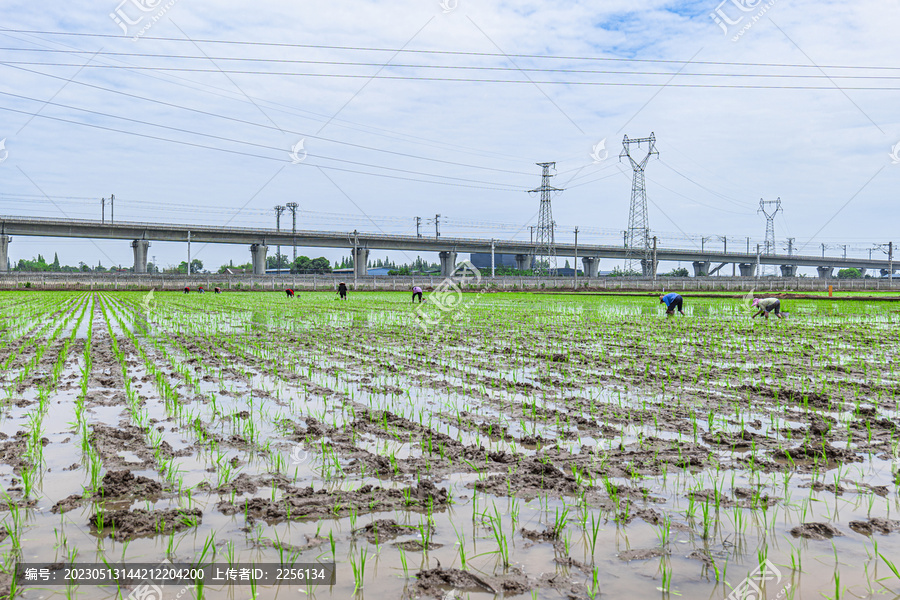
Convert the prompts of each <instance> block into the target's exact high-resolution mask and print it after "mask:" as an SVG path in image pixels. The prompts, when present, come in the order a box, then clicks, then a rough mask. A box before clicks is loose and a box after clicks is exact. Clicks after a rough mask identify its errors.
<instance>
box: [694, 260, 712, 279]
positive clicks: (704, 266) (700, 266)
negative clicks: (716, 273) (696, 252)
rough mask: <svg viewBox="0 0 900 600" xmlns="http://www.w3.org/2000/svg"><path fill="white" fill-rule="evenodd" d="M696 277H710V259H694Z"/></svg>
mask: <svg viewBox="0 0 900 600" xmlns="http://www.w3.org/2000/svg"><path fill="white" fill-rule="evenodd" d="M694 277H709V261H708V260H695V261H694Z"/></svg>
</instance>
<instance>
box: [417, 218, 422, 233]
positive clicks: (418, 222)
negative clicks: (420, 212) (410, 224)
mask: <svg viewBox="0 0 900 600" xmlns="http://www.w3.org/2000/svg"><path fill="white" fill-rule="evenodd" d="M421 226H422V217H416V237H422V234H421V233H419V228H420V227H421Z"/></svg>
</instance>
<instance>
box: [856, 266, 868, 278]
mask: <svg viewBox="0 0 900 600" xmlns="http://www.w3.org/2000/svg"><path fill="white" fill-rule="evenodd" d="M856 270H857V271H859V274H860V276H861V277H865V276H866V268H865V267H856Z"/></svg>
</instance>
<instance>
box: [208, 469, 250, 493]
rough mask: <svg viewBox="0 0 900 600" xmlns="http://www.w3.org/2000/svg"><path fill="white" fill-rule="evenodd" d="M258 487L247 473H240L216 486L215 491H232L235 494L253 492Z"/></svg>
mask: <svg viewBox="0 0 900 600" xmlns="http://www.w3.org/2000/svg"><path fill="white" fill-rule="evenodd" d="M258 489H259V486H258V485H256V483H255V482H254V481H253V479H252V478H251V477H250V476H249V475H247V474H246V473H241V474H240V475H238V476H237V477H235V478H234V481H230V482H228V483H225V484H222V485H220V486H219V487H217V488H216V492H218V493H219V494H231V493H232V492H233V493H235V494H253V493H255V492H256V490H258Z"/></svg>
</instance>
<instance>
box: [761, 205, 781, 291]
mask: <svg viewBox="0 0 900 600" xmlns="http://www.w3.org/2000/svg"><path fill="white" fill-rule="evenodd" d="M767 206H774V209H771V211H772V212H771V213H770V212H769V209H767V208H766V207H767ZM756 212H757V213H762V214H763V215H765V217H766V244H765V246H764V247H763V252H762V253H763V254H764V255H766V256H768V255H770V254H775V215H777V214H778V213H780V212H782V210H781V198H778V199H777V200H763V199H762V198H760V199H759V210H757V211H756ZM760 270H761V271H762V272H761V273H760V275H763V276H766V275H777V273H776V270H775V265H760Z"/></svg>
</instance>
